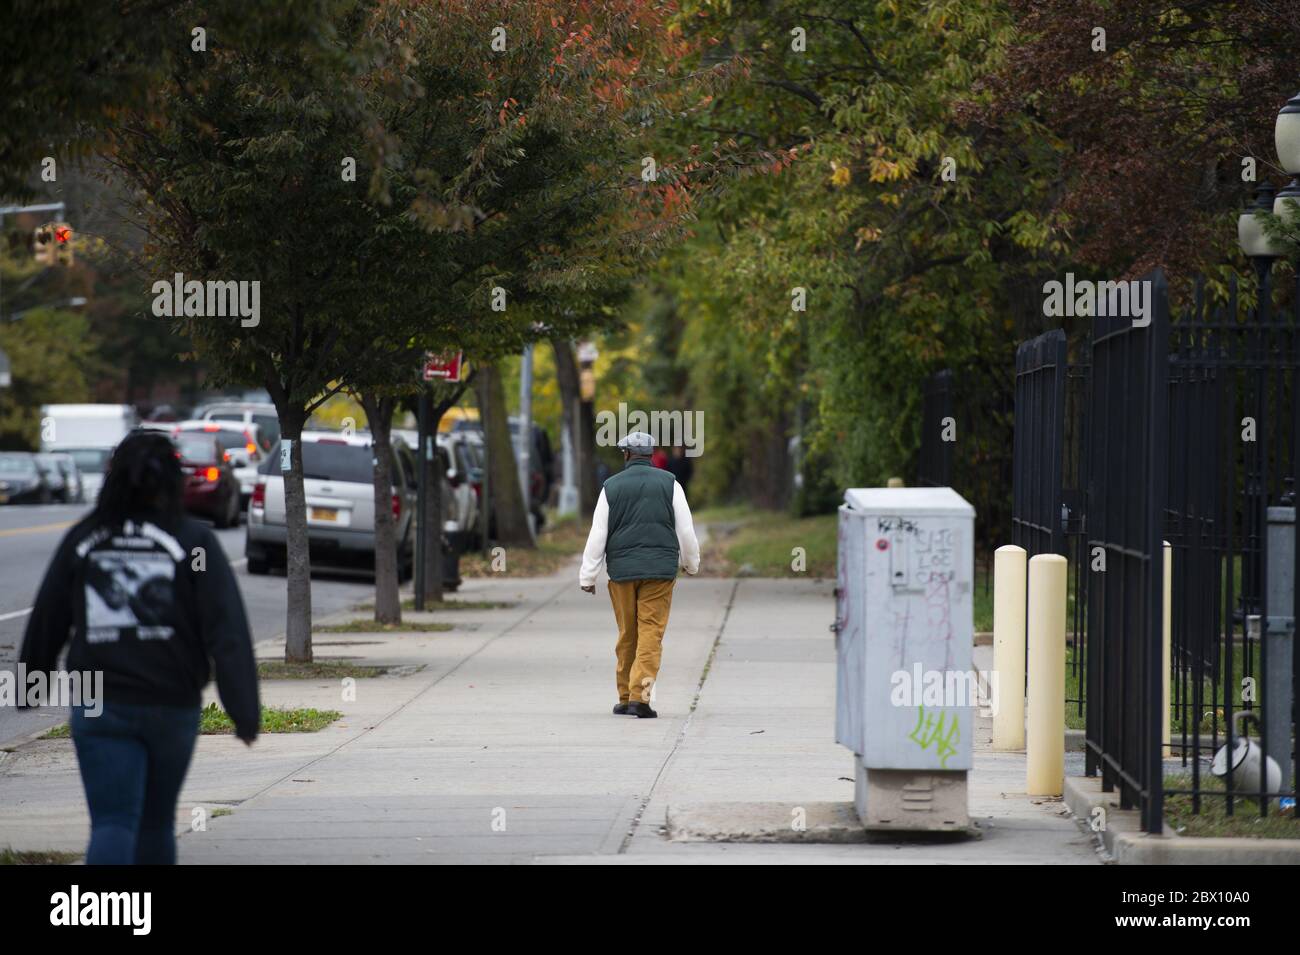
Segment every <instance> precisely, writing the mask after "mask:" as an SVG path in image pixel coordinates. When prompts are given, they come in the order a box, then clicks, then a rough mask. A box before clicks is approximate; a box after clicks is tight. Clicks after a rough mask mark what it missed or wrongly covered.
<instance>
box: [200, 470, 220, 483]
mask: <svg viewBox="0 0 1300 955" xmlns="http://www.w3.org/2000/svg"><path fill="white" fill-rule="evenodd" d="M203 476H204V477H205V478H207V479H208V480H209V481H215V480H216V479H217V478H219V477H221V470H220V469H219V468H208V469H207V470H206V471H204V472H203Z"/></svg>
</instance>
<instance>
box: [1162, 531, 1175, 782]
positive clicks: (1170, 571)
mask: <svg viewBox="0 0 1300 955" xmlns="http://www.w3.org/2000/svg"><path fill="white" fill-rule="evenodd" d="M1161 579H1162V581H1164V582H1165V583H1164V591H1165V594H1164V598H1165V605H1164V611H1162V615H1161V620H1164V621H1165V624H1164V626H1162V628H1161V629H1162V630H1164V631H1165V633H1164V642H1165V652H1164V655H1162V657H1161V659H1162V660H1164V663H1162V669H1161V673H1164V674H1165V711H1164V712H1165V716H1164V717H1162V721H1164V728H1165V729H1164V737H1161V739H1162V741H1164V743H1165V755H1166V756H1169V755H1171V751H1173V747H1170V745H1169V742H1170V741H1169V729H1170V717H1169V702H1170V682H1171V681H1173V676H1174V674H1173V670H1174V651H1173V643H1174V641H1173V635H1174V547H1173V544H1170V543H1169V541H1166V542H1165V573H1164V576H1162V577H1161Z"/></svg>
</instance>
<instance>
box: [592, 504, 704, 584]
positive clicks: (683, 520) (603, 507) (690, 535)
mask: <svg viewBox="0 0 1300 955" xmlns="http://www.w3.org/2000/svg"><path fill="white" fill-rule="evenodd" d="M673 529H674V530H675V531H676V532H677V548H678V551H679V553H678V557H677V560H678V563H679V564H680V565H681V567H682V569H683V570H685V571H686V572H687V573H688V574H697V573H699V570H700V542H699V541H698V540H697V539H696V537H695V524H694V523H693V522H692V520H691V508H690V505H689V504H687V503H686V492H685V491H683V490H682V486H681V485H680V484H678V483H677V482H676V481H673ZM608 536H609V502H608V501H607V500H605V490H604V488H601V491H600V497H599V498H597V499H596V511H595V513H594V514H592V515H591V533H590V534H588V535H587V547H586V549H585V550H584V551H583V552H582V570H581V571H579V573H578V583H579V585H580V586H583V587H591V586H593V585H594V584H595V583H596V578H597V577H599V576H600V572H601V571H602V570H604V569H605V541H606V539H607V538H608Z"/></svg>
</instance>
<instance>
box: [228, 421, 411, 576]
mask: <svg viewBox="0 0 1300 955" xmlns="http://www.w3.org/2000/svg"><path fill="white" fill-rule="evenodd" d="M391 466H392V475H393V487H392V494H391V500H392V509H393V516H394V517H395V518H396V519H397V567H398V576H399V577H400V578H401V579H403V580H405V579H407V578H408V577H409V576H410V575H411V573H412V570H413V568H414V563H415V529H414V516H415V502H416V475H415V460H414V458H413V457H412V455H411V451H410V449H409V448H407V447H406V445H405V442H399V443H395V444H394V446H393V459H392V462H391ZM302 469H303V482H304V489H305V491H306V496H307V540H308V546H309V549H310V555H311V561H312V564H313V565H318V564H337V565H341V566H369V567H373V566H374V561H375V492H374V457H373V452H372V451H371V436H370V434H369V433H366V432H359V433H356V434H350V435H345V434H340V433H337V432H333V431H304V432H303V433H302ZM287 541H288V526H287V523H286V508H285V500H284V476H283V474H282V473H281V471H280V446H279V442H277V443H276V445H275V447H273V448H272V450H271V452H270V454H269V455H267V457H266V459H265V460H264V461H263V462H262V465H261V466H260V468H259V469H258V478H257V484H256V485H255V486H254V488H253V497H252V500H251V501H250V502H249V506H248V537H247V542H246V544H245V547H244V553H245V554H246V555H247V556H248V572H249V573H250V574H265V573H268V572H270V570H271V569H272V568H277V569H278V568H281V567H284V566H285V565H286V563H287V560H286V543H287Z"/></svg>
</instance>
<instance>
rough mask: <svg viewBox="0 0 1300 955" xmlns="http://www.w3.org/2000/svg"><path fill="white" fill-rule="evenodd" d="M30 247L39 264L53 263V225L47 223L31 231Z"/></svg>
mask: <svg viewBox="0 0 1300 955" xmlns="http://www.w3.org/2000/svg"><path fill="white" fill-rule="evenodd" d="M32 249H33V251H34V252H35V253H36V261H37V262H39V263H41V265H53V264H54V263H55V261H56V258H55V256H56V253H55V251H54V227H53V226H51V225H48V224H47V225H43V226H39V227H38V228H37V229H36V231H35V232H33V233H32Z"/></svg>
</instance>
